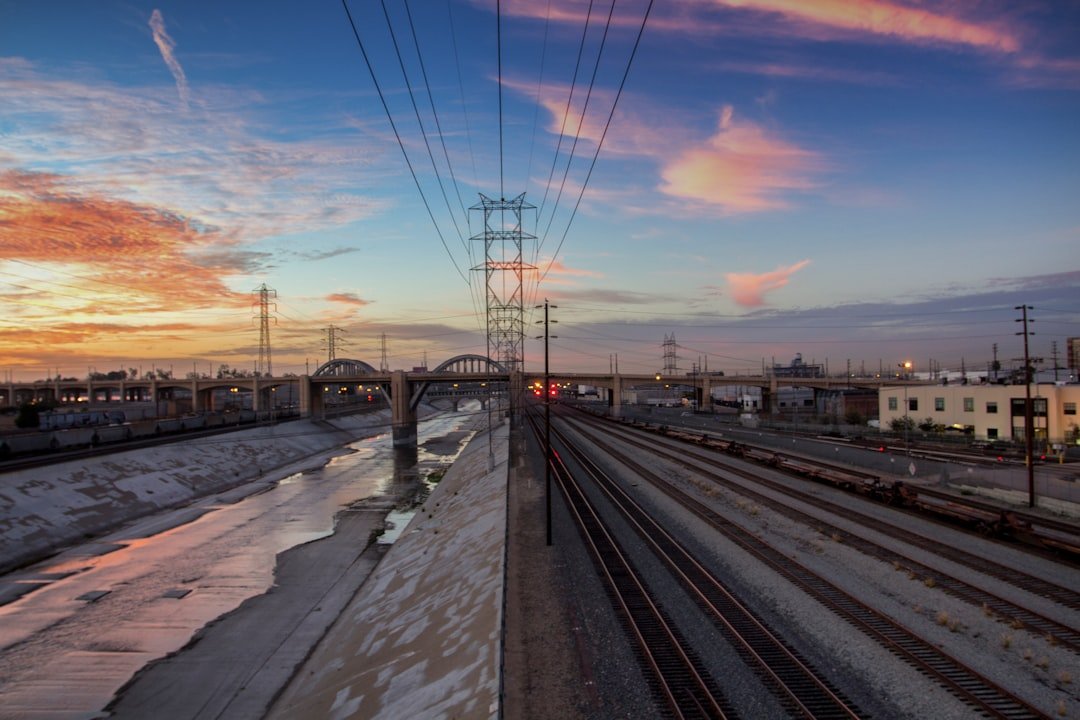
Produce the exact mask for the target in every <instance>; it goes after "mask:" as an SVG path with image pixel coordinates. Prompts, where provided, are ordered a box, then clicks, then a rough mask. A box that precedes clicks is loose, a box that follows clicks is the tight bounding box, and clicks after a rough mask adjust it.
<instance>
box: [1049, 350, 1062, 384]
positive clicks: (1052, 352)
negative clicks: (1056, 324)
mask: <svg viewBox="0 0 1080 720" xmlns="http://www.w3.org/2000/svg"><path fill="white" fill-rule="evenodd" d="M1050 357H1052V358H1053V359H1054V382H1055V383H1056V382H1057V381H1058V370H1060V369H1061V368H1060V367H1059V365H1060V363H1059V362H1058V344H1057V340H1051V341H1050Z"/></svg>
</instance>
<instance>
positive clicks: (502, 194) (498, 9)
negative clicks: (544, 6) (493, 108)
mask: <svg viewBox="0 0 1080 720" xmlns="http://www.w3.org/2000/svg"><path fill="white" fill-rule="evenodd" d="M495 44H496V45H497V46H498V47H497V54H498V56H499V200H506V186H505V183H504V180H503V176H504V173H503V99H502V97H503V91H502V90H503V82H502V0H495Z"/></svg>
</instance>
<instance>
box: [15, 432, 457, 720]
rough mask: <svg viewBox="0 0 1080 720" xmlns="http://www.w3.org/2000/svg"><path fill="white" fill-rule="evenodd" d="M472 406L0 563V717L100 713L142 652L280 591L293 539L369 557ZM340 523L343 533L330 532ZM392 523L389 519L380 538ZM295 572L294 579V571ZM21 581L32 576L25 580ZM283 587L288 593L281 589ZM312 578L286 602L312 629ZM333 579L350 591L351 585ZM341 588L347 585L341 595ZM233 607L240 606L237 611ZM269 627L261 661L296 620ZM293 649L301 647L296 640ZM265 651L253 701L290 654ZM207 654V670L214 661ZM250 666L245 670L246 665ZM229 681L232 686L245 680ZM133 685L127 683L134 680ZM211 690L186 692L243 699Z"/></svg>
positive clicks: (448, 449)
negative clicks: (53, 549)
mask: <svg viewBox="0 0 1080 720" xmlns="http://www.w3.org/2000/svg"><path fill="white" fill-rule="evenodd" d="M473 418H474V416H473V415H472V414H469V413H461V414H445V415H438V416H434V417H432V418H430V419H428V420H425V421H422V422H421V423H420V427H419V441H418V447H417V448H411V449H403V448H397V449H395V448H393V447H392V446H391V443H390V437H389V434H388V433H383V434H379V435H375V436H373V437H369V438H366V439H362V440H358V441H356V442H353V443H351V444H349V445H348V446H346V447H345V448H342V452H341V453H339V454H336V455H335V456H333V457H332V458H331V459H330V460H329V461H327V462H325V464H322V462H321V461H317V462H311V463H309V466H308V469H303V470H298V469H297V468H293V469H291V470H289V471H284V473H283V474H282V475H279V476H277V477H275V476H267V478H268V479H269V480H270V481H269V482H265V481H264V482H258V483H253V484H250V485H245V486H243V487H240V488H236V489H234V490H232V491H228V492H225V493H220V494H217V495H214V496H210V497H204V498H202V499H200V500H198V501H196V502H194V503H192V504H190V505H188V506H186V507H183V508H177V509H173V510H169V511H165V512H162V513H159V514H157V515H154V516H151V517H146V518H143V519H141V520H139V521H137V522H135V523H132V524H129V525H127V526H125V527H124V528H122V529H120V530H118V531H115V532H113V533H111V534H109V535H106V536H102V537H96V538H93V539H92V540H91V541H88V542H86V543H83V544H80V545H77V546H74V547H70V548H68V549H66V550H64V551H63V552H61V553H59V554H58V555H55V556H54V557H52V558H50V559H48V560H46V561H43V562H40V563H38V564H36V565H33V566H30V567H26V568H22V569H20V570H18V571H15V572H12V573H8V574H7V575H5V576H3V577H0V602H3V604H2V605H0V718H94V717H110V714H109V713H108V712H105V708H106V707H107V706H108V705H109V703H110V702H111V701H113V698H114V695H116V694H117V692H118V691H120V690H121V688H123V687H124V686H125V684H126V683H129V681H131V679H132V677H133V676H134V675H135V674H136V673H138V672H139V671H140V670H142V669H143V668H144V667H146V666H147V665H148V663H151V662H152V661H155V660H159V659H161V658H164V657H166V656H169V655H171V654H174V655H172V658H170V661H171V660H172V659H174V658H181V657H183V656H184V654H185V653H187V652H188V651H187V650H184V652H179V653H178V651H180V650H181V649H184V648H185V646H189V645H192V644H194V643H193V638H196V637H197V636H198V634H199V633H201V632H203V631H204V630H205V628H206V627H207V626H208V625H214V624H216V623H215V621H218V622H221V621H220V619H221V618H223V617H224V616H229V615H230V614H232V615H233V616H235V615H242V614H243V613H244V612H248V610H249V604H251V603H252V602H254V601H253V599H262V598H260V597H259V596H267V597H269V595H273V594H274V593H275V592H277V591H278V590H279V588H278V587H277V584H278V583H280V582H281V578H280V577H278V573H279V571H280V570H281V568H280V567H279V562H280V561H281V558H279V554H283V553H286V551H290V549H293V550H292V552H297V549H298V548H299V546H306V545H308V544H312V543H313V541H317V540H321V539H326V538H330V537H331V536H335V537H334V540H335V541H338V542H341V541H342V540H345V541H347V543H348V544H347V547H348V548H350V552H351V554H352V557H350V558H344V559H341V558H335V561H340V562H342V563H343V565H342V567H343V568H348V567H353V566H355V565H356V564H357V562H358V561H359V557H360V555H361V553H364V554H365V555H371V554H372V552H373V553H374V556H375V557H374V558H373V559H370V560H369V563H370V564H371V565H372V566H373V565H374V563H376V562H377V559H378V556H379V555H378V552H377V551H375V550H374V546H373V547H372V548H369V552H364V548H365V547H366V546H368V543H369V541H370V540H371V539H372V538H374V537H376V536H378V535H380V533H381V532H382V531H383V527H384V519H386V518H387V515H388V513H389V514H390V517H389V520H390V521H391V522H392V523H393V524H395V525H397V526H398V527H397V531H400V529H401V528H402V527H403V525H404V524H405V523H407V522H408V519H409V516H408V512H407V511H408V508H409V507H411V506H412V505H413V504H414V503H415V502H416V501H417V500H418V499H422V498H423V497H424V496H425V495H426V492H427V491H428V489H430V487H431V483H432V482H434V481H437V478H438V477H439V476H441V473H442V472H443V471H445V469H446V468H447V467H448V466H449V465H450V464H451V463H452V462H453V461H454V459H456V457H457V456H458V454H459V453H460V452H461V450H462V449H463V448H464V446H465V445H466V444H467V442H468V440H469V439H470V438H471V437H472V435H473V432H472V430H471V429H470V428H471V423H472V422H473ZM346 520H347V522H346ZM335 528H337V531H336V533H335ZM345 532H348V533H350V537H349V538H341V537H338V536H339V535H341V534H342V533H345ZM393 537H394V528H390V529H389V530H388V531H387V532H386V533H385V534H384V535H383V537H382V542H384V543H385V542H386V541H387V540H391V539H392V538H393ZM325 542H330V540H326V541H325ZM319 545H321V543H314V544H313V545H311V547H312V548H316V547H318V546H319ZM335 547H337V546H335ZM311 552H317V551H311ZM334 553H336V554H341V553H340V551H339V550H335V551H334ZM285 557H287V555H282V558H285ZM322 563H323V558H322V557H320V556H319V555H317V554H316V555H313V556H305V559H304V560H303V564H305V565H307V566H317V565H320V564H322ZM342 572H344V571H342ZM339 575H340V574H339ZM360 581H362V577H360V579H358V580H357V582H360ZM305 583H306V581H305V580H303V579H301V580H300V581H299V582H298V583H297V584H299V585H304V584H305ZM327 583H328V585H329V584H331V583H334V584H337V583H338V580H337V579H336V578H334V579H331V580H327ZM28 585H29V586H30V587H33V588H34V589H33V590H32V591H29V592H27V591H26V587H27V586H28ZM272 588H273V592H271V593H269V594H268V593H267V591H268V590H271V589H272ZM301 590H303V588H301ZM282 592H283V593H285V595H286V598H287V591H286V590H282ZM309 592H310V591H309ZM318 592H320V593H321V595H319V596H318V597H317V598H315V600H312V601H311V607H310V608H308V609H307V610H303V609H301V610H299V611H298V612H297V619H296V620H295V623H294V624H295V625H296V626H297V627H299V626H300V625H301V624H302V623H304V622H308V621H309V620H310V617H311V616H315V615H317V614H318V612H319V611H324V610H326V611H328V612H323V613H322V614H324V615H327V617H325V619H322V620H320V621H319V622H320V623H321V625H319V626H318V627H315V628H314V629H310V628H309V630H308V632H309V634H311V638H310V639H311V641H314V640H317V639H318V636H319V635H321V634H322V632H323V631H324V630H325V627H326V626H328V625H329V622H330V621H332V620H333V616H332V615H333V613H334V612H335V607H336V606H335V605H334V603H333V602H331V600H332V598H331V597H330V595H331V594H332V593H331V591H330V590H329V589H327V590H319V591H318ZM337 592H338V593H339V594H343V595H345V596H349V595H351V592H352V591H351V590H349V589H348V588H345V589H341V588H338V589H337ZM345 601H347V597H343V598H341V599H340V600H339V604H340V603H343V602H345ZM279 602H282V601H279ZM303 602H304V601H303V599H301V600H298V601H297V602H295V603H294V604H296V605H302V604H303ZM242 604H243V605H244V608H241V605H242ZM238 608H241V610H240V612H234V611H237V609H238ZM264 612H266V613H267V614H269V611H268V610H267V611H264ZM280 615H281V613H280V612H275V613H274V616H280ZM228 619H230V620H231V619H232V617H229V618H228ZM222 624H223V625H224V624H227V623H222ZM270 624H272V623H270ZM266 632H267V633H268V637H267V638H266V639H265V640H263V642H264V643H265V644H266V645H267V646H268V647H270V646H273V647H271V648H270V649H269V650H267V657H266V659H265V660H262V661H259V662H261V663H262V665H266V664H268V662H270V661H271V660H272V656H273V653H274V652H278V650H275V649H274V648H276V647H277V646H285V645H288V644H289V642H287V639H288V638H292V637H294V636H295V635H296V634H297V630H296V627H288V628H284V629H282V630H281V638H280V639H275V638H274V637H273V636H272V635H273V632H274V630H273V628H268V629H267V630H266ZM219 634H220V633H219ZM255 635H258V633H255ZM246 641H250V642H251V643H252V652H253V653H257V652H258V650H257V644H258V642H260V639H259V638H258V637H252V636H251V634H250V630H248V631H245V637H242V638H237V639H236V643H238V644H240V645H241V646H242V645H244V643H245V642H246ZM225 642H226V643H228V644H229V646H230V647H231V646H232V645H233V644H234V643H233V641H232V640H229V639H225ZM206 644H207V645H210V644H211V643H209V642H207V643H206ZM298 644H299V643H298ZM296 652H297V653H299V654H300V659H302V657H303V653H305V652H306V648H303V647H298V648H297V650H296ZM273 657H276V658H277V660H280V661H281V662H280V663H279V664H281V665H282V668H283V669H282V670H281V671H279V673H278V675H279V677H278V678H277V679H276V680H275V681H273V682H272V683H271V684H270V685H269V686H267V688H265V692H264V694H265V695H266V696H267V697H263V698H259V699H257V700H255V701H253V704H252V705H251V707H250V708H249V710H251V711H252V712H255V711H256V710H257V709H259V708H263V707H264V706H265V703H266V702H268V700H269V698H270V696H272V694H273V693H274V692H275V691H276V687H273V685H274V683H276V682H282V681H284V680H287V677H285V674H287V672H288V668H289V667H292V665H289V664H288V663H287V662H285V661H284V660H282V659H281V658H280V657H277V656H273ZM289 662H291V659H289ZM234 665H235V664H234ZM207 667H208V672H209V673H213V672H214V670H213V663H212V662H211V663H209V664H208V665H207ZM155 669H157V668H151V669H150V670H149V671H148V672H147V674H148V675H150V674H152V672H153V671H154V670H155ZM250 672H251V673H252V675H254V673H255V670H252V671H250ZM140 679H141V678H140ZM170 684H172V685H176V686H177V687H180V686H179V685H178V684H176V683H170ZM204 684H205V683H204ZM236 684H237V687H240V688H242V687H243V686H244V684H245V683H244V682H243V681H242V680H238V681H237V683H236ZM132 687H133V688H135V689H137V687H138V686H137V683H133V685H132ZM218 694H219V695H221V698H218V699H217V700H213V699H212V698H210V699H207V700H197V699H195V698H188V700H189V701H191V702H195V703H196V704H198V703H210V702H218V703H220V704H221V706H222V707H223V708H225V707H230V706H231V710H232V711H230V712H228V713H227V714H229V715H232V714H233V712H236V711H240V710H241V709H243V708H244V706H243V705H237V704H236V703H237V702H238V701H237V700H236V698H235V695H236V692H235V691H228V690H222V691H220V692H219V693H218ZM208 697H209V695H208ZM120 708H121V709H122V708H123V704H122V703H120ZM204 709H205V708H204ZM196 714H198V713H196ZM214 714H215V713H211V716H213V715H214ZM116 716H117V717H122V716H124V713H123V712H118V713H116ZM193 716H194V715H193Z"/></svg>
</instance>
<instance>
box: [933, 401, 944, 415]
mask: <svg viewBox="0 0 1080 720" xmlns="http://www.w3.org/2000/svg"><path fill="white" fill-rule="evenodd" d="M934 412H945V398H943V397H936V398H934Z"/></svg>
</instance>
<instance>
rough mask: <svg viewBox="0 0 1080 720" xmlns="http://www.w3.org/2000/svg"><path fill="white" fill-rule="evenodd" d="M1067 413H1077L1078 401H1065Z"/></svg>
mask: <svg viewBox="0 0 1080 720" xmlns="http://www.w3.org/2000/svg"><path fill="white" fill-rule="evenodd" d="M1065 414H1066V415H1075V414H1076V403H1074V402H1072V403H1065Z"/></svg>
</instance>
